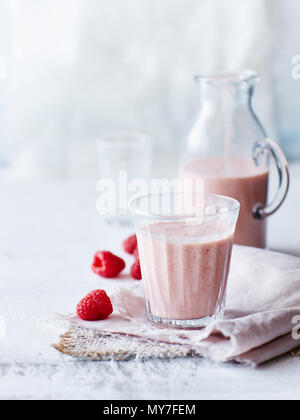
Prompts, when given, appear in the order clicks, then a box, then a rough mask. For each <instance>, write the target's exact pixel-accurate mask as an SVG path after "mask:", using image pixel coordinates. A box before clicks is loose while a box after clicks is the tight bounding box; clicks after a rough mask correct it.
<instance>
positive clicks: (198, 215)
mask: <svg viewBox="0 0 300 420" xmlns="http://www.w3.org/2000/svg"><path fill="white" fill-rule="evenodd" d="M183 194H185V195H187V194H196V193H184V192H181V193H180V192H179V193H161V194H160V193H155V194H144V195H141V196H139V197H135V198H133V199H132V200H131V201H130V203H129V210H130V213H131V214H132V215H133V216H138V217H145V218H159V219H161V220H185V219H203V218H205V219H212V218H216V217H218V216H226V215H227V216H230V215H233V214H234V213H236V212H237V211H239V210H240V207H241V205H240V203H239V201H238V200H236V199H235V198H232V197H228V196H225V195H221V194H206V195H205V197H213V198H216V199H221V200H224V201H226V202H227V203H231V204H233V207H232V208H231V209H228V210H226V211H222V213H217V212H215V213H213V214H205V213H203V212H202V213H198V212H197V213H193V214H178V215H174V216H167V215H163V214H156V213H151V212H147V211H143V210H139V209H138V207H137V203H138V201H140V200H143V199H149V198H150V197H155V196H156V197H163V196H170V195H173V196H175V195H178V196H179V195H183ZM205 207H207V206H205Z"/></svg>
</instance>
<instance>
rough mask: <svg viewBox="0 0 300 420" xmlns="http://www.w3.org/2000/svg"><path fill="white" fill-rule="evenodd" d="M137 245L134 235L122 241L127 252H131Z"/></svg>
mask: <svg viewBox="0 0 300 420" xmlns="http://www.w3.org/2000/svg"><path fill="white" fill-rule="evenodd" d="M136 247H137V238H136V235H132V236H130V237H129V238H127V239H126V241H124V242H123V249H124V251H125V252H127V254H131V255H132V254H133V253H134V250H135V248H136Z"/></svg>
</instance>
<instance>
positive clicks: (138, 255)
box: [133, 246, 140, 260]
mask: <svg viewBox="0 0 300 420" xmlns="http://www.w3.org/2000/svg"><path fill="white" fill-rule="evenodd" d="M133 256H134V258H135V259H136V260H138V259H139V258H140V254H139V248H138V246H136V248H135V250H134V253H133Z"/></svg>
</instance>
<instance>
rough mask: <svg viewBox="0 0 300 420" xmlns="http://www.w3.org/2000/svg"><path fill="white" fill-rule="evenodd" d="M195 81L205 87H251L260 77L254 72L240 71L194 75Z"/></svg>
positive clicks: (248, 70)
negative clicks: (205, 85)
mask: <svg viewBox="0 0 300 420" xmlns="http://www.w3.org/2000/svg"><path fill="white" fill-rule="evenodd" d="M195 81H196V82H200V83H203V84H207V85H223V86H224V85H231V86H240V85H244V84H246V85H248V86H253V85H254V84H256V83H258V82H259V81H260V76H259V74H258V73H257V72H256V71H255V70H251V69H242V70H233V71H228V72H224V71H221V72H216V73H213V74H211V75H196V76H195Z"/></svg>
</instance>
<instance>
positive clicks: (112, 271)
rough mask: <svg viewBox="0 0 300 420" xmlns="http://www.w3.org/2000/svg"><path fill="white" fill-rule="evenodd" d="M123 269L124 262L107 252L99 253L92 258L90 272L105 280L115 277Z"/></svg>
mask: <svg viewBox="0 0 300 420" xmlns="http://www.w3.org/2000/svg"><path fill="white" fill-rule="evenodd" d="M124 268H125V262H124V261H123V260H122V258H119V257H117V256H116V255H114V254H112V253H111V252H109V251H101V252H100V251H99V252H97V253H96V255H95V257H94V262H93V264H92V270H93V272H94V273H95V274H98V275H99V276H102V277H106V278H114V277H117V276H118V275H119V274H120V273H121V271H123V270H124Z"/></svg>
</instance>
